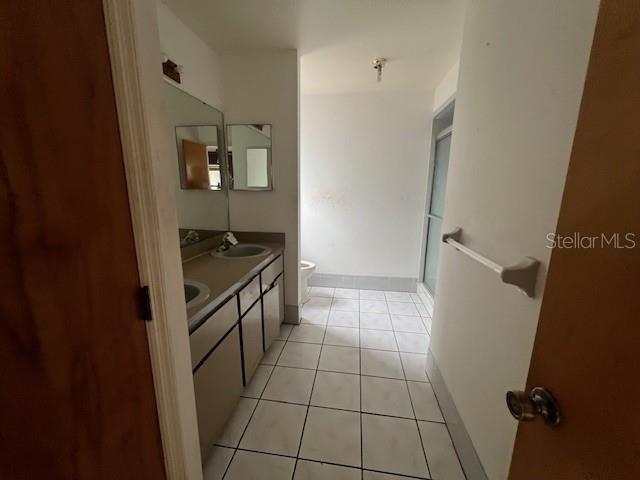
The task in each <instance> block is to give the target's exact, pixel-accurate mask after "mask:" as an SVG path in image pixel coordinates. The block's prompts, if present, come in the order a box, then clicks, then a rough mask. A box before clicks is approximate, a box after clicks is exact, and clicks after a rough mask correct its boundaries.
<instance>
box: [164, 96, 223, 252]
mask: <svg viewBox="0 0 640 480" xmlns="http://www.w3.org/2000/svg"><path fill="white" fill-rule="evenodd" d="M165 96H166V102H167V114H168V117H169V131H168V132H167V133H168V135H169V136H170V139H171V142H170V143H171V147H172V148H171V157H170V159H171V162H172V163H171V170H172V172H173V176H174V186H175V192H176V207H177V211H178V226H179V228H180V230H181V235H180V238H181V240H182V238H183V236H184V235H183V233H185V232H186V233H188V232H189V230H196V231H207V232H220V231H227V230H228V229H229V212H228V210H229V200H228V195H227V191H226V189H227V186H226V179H227V175H226V173H225V172H226V160H225V156H224V135H223V132H224V117H223V114H222V112H221V111H220V110H217V109H215V108H213V107H212V106H210V105H207V104H206V103H204V102H203V101H201V100H199V99H197V98H195V97H193V96H191V95H189V94H187V93H185V92H183V91H182V90H180V89H179V88H176V87H174V86H173V85H170V84H169V83H165ZM194 237H195V235H192V238H194ZM200 237H203V235H202V234H201V235H200Z"/></svg>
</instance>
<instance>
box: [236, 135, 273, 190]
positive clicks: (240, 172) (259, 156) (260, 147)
mask: <svg viewBox="0 0 640 480" xmlns="http://www.w3.org/2000/svg"><path fill="white" fill-rule="evenodd" d="M227 159H228V162H229V176H230V185H231V189H232V190H272V189H273V180H272V179H273V175H272V172H271V125H267V124H251V125H228V126H227Z"/></svg>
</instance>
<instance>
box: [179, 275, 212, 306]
mask: <svg viewBox="0 0 640 480" xmlns="http://www.w3.org/2000/svg"><path fill="white" fill-rule="evenodd" d="M210 293H211V290H209V287H207V286H206V285H205V284H204V283H200V282H196V281H195V280H189V279H188V278H185V279H184V299H185V300H186V301H187V308H191V307H193V306H195V305H198V304H200V303H202V302H204V301H205V300H206V299H207V298H209V294H210Z"/></svg>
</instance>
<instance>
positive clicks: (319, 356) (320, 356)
mask: <svg viewBox="0 0 640 480" xmlns="http://www.w3.org/2000/svg"><path fill="white" fill-rule="evenodd" d="M326 335H327V329H326V327H325V329H324V335H323V336H322V341H323V342H324V338H325V336H326ZM289 336H291V335H289ZM323 344H324V343H323ZM283 350H284V348H283ZM320 358H322V346H321V347H320V354H319V355H318V361H317V362H316V370H315V374H314V375H313V384H312V385H311V393H310V394H309V403H308V405H307V412H306V414H305V416H304V423H303V424H302V432H301V433H300V442H299V443H298V453H297V454H296V461H295V463H294V465H293V473H292V474H291V479H292V480H293V478H294V477H295V475H296V469H297V468H298V460H299V459H300V450H301V449H302V440H303V439H304V430H305V428H307V418H309V410H310V409H311V398H312V397H313V389H314V388H315V386H316V379H317V378H318V367H319V366H320Z"/></svg>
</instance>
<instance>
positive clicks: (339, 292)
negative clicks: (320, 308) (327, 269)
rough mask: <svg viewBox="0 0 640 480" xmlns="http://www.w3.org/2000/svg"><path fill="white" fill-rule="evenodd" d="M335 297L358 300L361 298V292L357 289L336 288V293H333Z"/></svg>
mask: <svg viewBox="0 0 640 480" xmlns="http://www.w3.org/2000/svg"><path fill="white" fill-rule="evenodd" d="M333 297H334V298H348V299H351V300H354V299H355V300H357V299H359V298H360V292H359V290H357V289H355V288H336V290H335V292H334V293H333Z"/></svg>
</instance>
